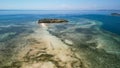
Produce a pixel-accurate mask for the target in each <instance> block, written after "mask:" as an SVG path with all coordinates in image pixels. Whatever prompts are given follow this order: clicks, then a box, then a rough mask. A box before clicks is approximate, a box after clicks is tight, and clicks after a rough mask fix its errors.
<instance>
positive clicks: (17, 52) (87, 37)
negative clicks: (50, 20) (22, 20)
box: [0, 20, 120, 68]
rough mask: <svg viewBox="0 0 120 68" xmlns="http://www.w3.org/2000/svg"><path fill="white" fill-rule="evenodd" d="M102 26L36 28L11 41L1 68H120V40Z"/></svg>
mask: <svg viewBox="0 0 120 68" xmlns="http://www.w3.org/2000/svg"><path fill="white" fill-rule="evenodd" d="M100 25H101V23H100V22H97V21H91V20H85V21H83V22H81V23H78V24H70V23H65V24H42V25H40V26H37V28H35V29H34V33H32V34H29V35H24V34H21V36H19V37H16V39H17V38H18V39H17V40H16V39H12V40H11V41H9V45H10V44H12V46H9V48H12V49H7V50H8V51H7V52H6V51H4V50H2V51H1V52H0V54H1V56H0V58H1V59H0V67H1V68H120V58H119V57H120V37H119V36H116V35H115V34H112V33H110V32H107V31H105V30H102V29H101V28H100ZM13 42H14V43H13ZM2 45H6V44H5V43H1V46H2ZM7 47H8V46H7ZM1 48H3V47H1ZM4 48H5V47H4ZM4 53H6V54H4Z"/></svg>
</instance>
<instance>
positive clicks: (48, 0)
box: [0, 0, 120, 10]
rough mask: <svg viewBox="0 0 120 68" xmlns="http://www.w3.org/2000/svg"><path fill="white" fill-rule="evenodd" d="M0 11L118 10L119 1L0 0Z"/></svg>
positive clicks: (119, 7)
mask: <svg viewBox="0 0 120 68" xmlns="http://www.w3.org/2000/svg"><path fill="white" fill-rule="evenodd" d="M0 9H3V10H4V9H9V10H10V9H11V10H12V9H13V10H112V9H113V10H120V0H0Z"/></svg>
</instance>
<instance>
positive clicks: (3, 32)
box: [0, 10, 120, 68]
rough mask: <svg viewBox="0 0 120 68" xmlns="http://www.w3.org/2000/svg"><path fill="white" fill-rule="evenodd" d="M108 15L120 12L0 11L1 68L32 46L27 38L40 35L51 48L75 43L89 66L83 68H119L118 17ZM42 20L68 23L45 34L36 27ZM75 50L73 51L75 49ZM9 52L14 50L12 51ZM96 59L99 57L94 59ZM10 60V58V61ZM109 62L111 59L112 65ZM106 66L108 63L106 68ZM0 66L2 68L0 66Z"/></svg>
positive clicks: (119, 26) (119, 27)
mask: <svg viewBox="0 0 120 68" xmlns="http://www.w3.org/2000/svg"><path fill="white" fill-rule="evenodd" d="M111 13H120V11H118V10H109V11H107V10H99V11H98V10H96V11H95V10H94V11H93V10H86V11H80V10H79V11H76V10H74V11H70V10H69V11H62V10H60V11H59V10H0V55H1V56H0V58H2V59H1V60H0V64H5V63H7V64H8V68H9V65H10V64H9V63H10V62H11V60H13V57H16V53H18V50H20V49H22V48H24V47H25V46H26V45H28V44H33V43H31V40H27V41H26V38H25V37H27V36H28V37H29V35H30V37H33V38H35V39H37V36H39V35H40V38H42V37H41V36H42V35H43V36H45V38H46V37H50V38H51V39H53V41H52V44H54V42H55V41H56V42H58V43H60V44H61V41H59V40H57V39H56V38H59V39H61V40H62V41H64V42H65V43H67V44H66V45H68V44H70V45H73V43H75V44H74V46H75V47H77V48H80V49H78V50H80V52H82V53H81V54H80V56H82V57H84V58H82V57H81V58H82V59H83V60H85V64H90V67H85V68H119V67H120V65H119V60H120V58H119V57H120V16H112V15H111ZM43 18H58V19H66V20H68V21H69V22H68V24H64V25H63V24H62V25H61V24H55V25H46V26H47V30H44V29H41V28H42V27H41V26H39V25H40V24H38V20H39V19H43ZM39 27H40V29H39ZM47 31H48V32H47ZM42 32H43V33H42ZM44 32H45V33H44ZM49 33H50V34H49ZM44 34H45V35H44ZM31 35H32V36H31ZM47 35H48V36H47ZM51 35H53V36H55V37H56V38H54V37H53V36H51ZM33 38H31V39H32V42H33V41H34V42H36V41H35V40H33ZM38 38H39V37H38ZM46 39H47V38H46ZM66 39H67V40H66ZM47 40H48V39H47ZM70 40H71V41H72V42H71V41H70ZM91 40H92V41H91ZM48 41H50V40H48ZM93 42H94V43H93ZM36 43H39V42H36ZM62 44H63V42H62ZM21 45H22V46H21ZM81 45H82V46H81ZM89 45H92V46H89ZM18 46H20V47H21V48H20V47H18ZM58 46H59V45H58ZM74 46H73V47H72V48H74ZM17 47H18V48H17ZM63 47H64V46H63ZM9 48H10V49H9ZM11 48H13V49H14V51H13V49H11ZM33 48H34V47H33ZM99 49H100V50H99ZM102 49H103V50H102ZM89 50H90V51H89ZM104 51H105V52H104ZM78 52H79V51H78ZM84 52H85V53H84ZM88 52H89V53H88ZM13 54H14V55H15V56H14V55H13ZM89 54H91V55H89ZM97 55H98V57H96V56H97ZM8 56H9V57H8ZM86 56H89V57H86ZM116 57H117V58H116ZM9 58H11V60H10V59H9ZM98 58H99V59H98ZM106 58H107V59H106ZM15 59H16V58H14V60H15ZM110 59H111V60H110ZM112 59H114V61H113V62H112ZM93 60H94V61H93ZM99 60H100V61H99ZM101 60H102V61H101ZM104 60H105V61H104ZM117 60H118V61H117ZM90 61H92V62H90ZM19 62H21V61H19ZM75 62H77V61H75ZM86 62H90V63H86ZM96 62H98V63H96ZM99 62H100V63H99ZM11 63H12V62H11ZM13 63H15V62H13ZM16 63H17V61H16ZM66 63H67V62H66ZM82 63H84V62H82ZM105 63H106V64H107V63H108V64H107V66H106V64H105ZM23 64H24V63H23ZM94 64H95V65H94ZM101 64H103V65H101ZM112 64H113V65H112ZM99 65H101V66H99ZM110 65H111V66H110ZM0 66H1V67H2V65H0ZM28 66H29V65H28ZM88 66H89V65H88ZM97 66H99V67H97ZM102 66H103V67H102ZM6 67H7V65H6ZM3 68H5V66H4V65H3ZM10 68H11V67H10ZM21 68H24V67H21ZM28 68H29V67H28ZM33 68H34V67H33ZM66 68H67V67H66Z"/></svg>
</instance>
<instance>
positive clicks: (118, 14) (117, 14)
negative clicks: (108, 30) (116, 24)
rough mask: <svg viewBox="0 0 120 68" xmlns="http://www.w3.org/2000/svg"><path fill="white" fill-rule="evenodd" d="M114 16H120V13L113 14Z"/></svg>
mask: <svg viewBox="0 0 120 68" xmlns="http://www.w3.org/2000/svg"><path fill="white" fill-rule="evenodd" d="M111 15H112V16H120V13H111Z"/></svg>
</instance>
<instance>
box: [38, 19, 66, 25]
mask: <svg viewBox="0 0 120 68" xmlns="http://www.w3.org/2000/svg"><path fill="white" fill-rule="evenodd" d="M66 22H68V21H67V20H65V19H49V18H44V19H40V20H39V21H38V24H39V23H66Z"/></svg>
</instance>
